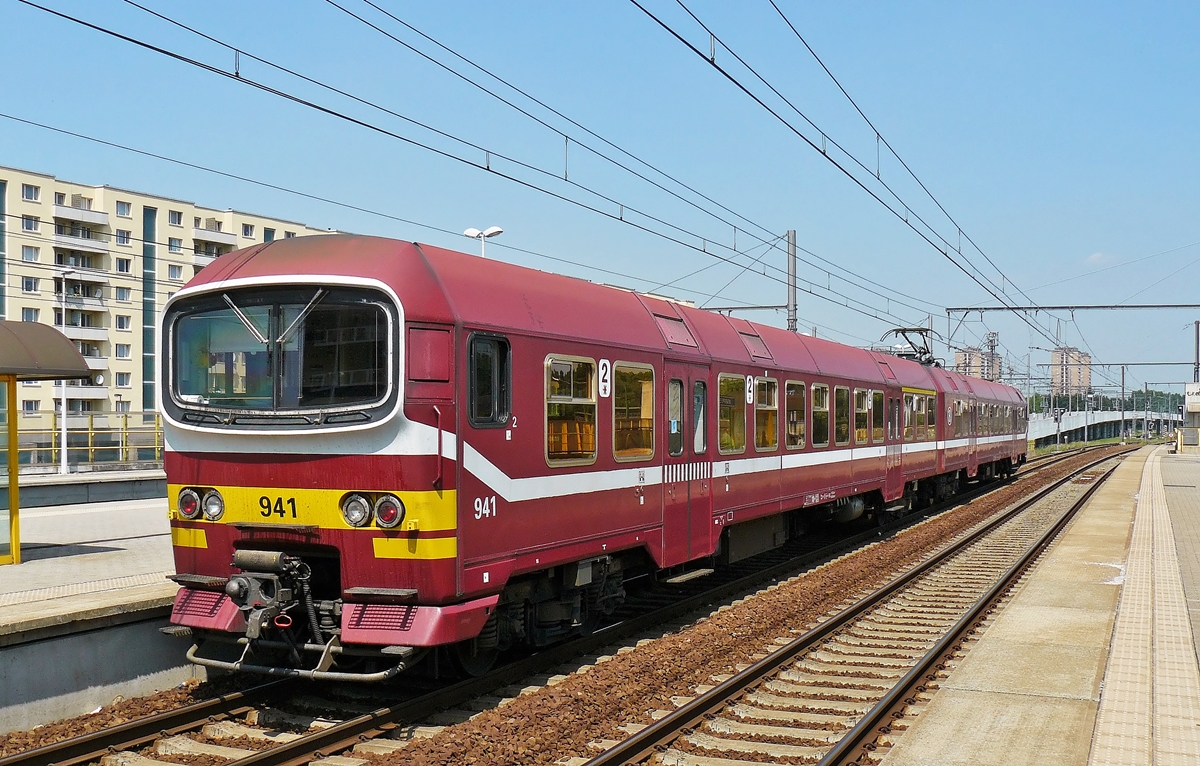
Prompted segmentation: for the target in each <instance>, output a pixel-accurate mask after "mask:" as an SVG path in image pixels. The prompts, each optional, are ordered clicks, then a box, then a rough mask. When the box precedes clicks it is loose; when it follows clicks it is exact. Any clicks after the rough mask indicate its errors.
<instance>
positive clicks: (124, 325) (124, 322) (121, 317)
mask: <svg viewBox="0 0 1200 766" xmlns="http://www.w3.org/2000/svg"><path fill="white" fill-rule="evenodd" d="M129 327H130V320H129V315H128V314H117V329H118V330H128V329H129Z"/></svg>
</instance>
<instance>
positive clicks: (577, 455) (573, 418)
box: [546, 357, 596, 465]
mask: <svg viewBox="0 0 1200 766" xmlns="http://www.w3.org/2000/svg"><path fill="white" fill-rule="evenodd" d="M595 459H596V364H595V362H593V361H592V360H590V359H586V360H584V359H561V358H554V357H551V358H548V359H547V360H546V460H547V462H549V463H551V464H556V465H570V464H581V463H590V462H592V461H594V460H595Z"/></svg>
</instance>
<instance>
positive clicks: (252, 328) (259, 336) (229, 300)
mask: <svg viewBox="0 0 1200 766" xmlns="http://www.w3.org/2000/svg"><path fill="white" fill-rule="evenodd" d="M221 297H222V298H224V299H225V302H226V303H228V304H229V308H231V309H233V313H234V314H235V315H237V318H238V319H240V320H242V324H244V325H246V329H247V330H249V331H250V334H251V335H253V336H254V339H255V340H257V341H258V342H259V343H261V344H263V345H264V346H265V345H267V343H268V342H269V341H268V340H267V337H266V336H265V335H263V334H262V333H261V332H259V331H258V328H257V327H255V326H254V324H253V323H252V322H251V321H250V318H249V317H247V316H246V315H245V314H244V313H242V310H241V309H240V308H238V306H237V304H236V303H234V302H233V298H230V297H229V295H228V294H227V293H222V294H221Z"/></svg>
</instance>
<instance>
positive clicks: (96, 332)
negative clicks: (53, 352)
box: [55, 324, 108, 340]
mask: <svg viewBox="0 0 1200 766" xmlns="http://www.w3.org/2000/svg"><path fill="white" fill-rule="evenodd" d="M55 327H57V328H58V329H59V330H61V331H62V334H63V335H65V336H67V337H68V338H70V339H71V340H108V328H107V327H80V326H79V325H71V324H69V325H67V326H66V327H63V326H62V325H55Z"/></svg>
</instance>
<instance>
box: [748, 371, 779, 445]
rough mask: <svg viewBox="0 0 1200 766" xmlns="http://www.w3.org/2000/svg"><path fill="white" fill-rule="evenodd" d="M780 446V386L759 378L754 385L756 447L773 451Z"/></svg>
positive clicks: (767, 379)
mask: <svg viewBox="0 0 1200 766" xmlns="http://www.w3.org/2000/svg"><path fill="white" fill-rule="evenodd" d="M778 446H779V384H778V383H777V382H776V381H774V380H771V379H769V378H758V379H757V380H756V381H755V384H754V447H755V449H759V450H773V449H775V448H776V447H778Z"/></svg>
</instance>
